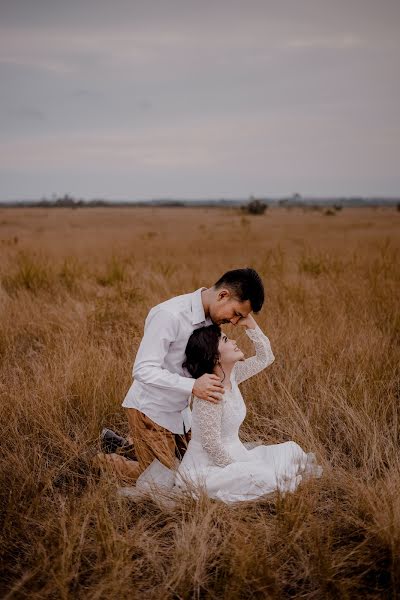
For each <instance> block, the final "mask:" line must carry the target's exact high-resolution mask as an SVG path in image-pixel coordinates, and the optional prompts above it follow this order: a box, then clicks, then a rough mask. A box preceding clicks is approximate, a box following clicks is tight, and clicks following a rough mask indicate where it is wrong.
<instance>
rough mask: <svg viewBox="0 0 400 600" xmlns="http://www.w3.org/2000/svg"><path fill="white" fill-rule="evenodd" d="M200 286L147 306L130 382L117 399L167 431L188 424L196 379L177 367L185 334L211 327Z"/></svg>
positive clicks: (178, 430)
mask: <svg viewBox="0 0 400 600" xmlns="http://www.w3.org/2000/svg"><path fill="white" fill-rule="evenodd" d="M204 289H206V288H200V289H198V290H196V291H195V292H193V293H191V294H183V295H182V296H176V297H175V298H171V299H170V300H166V301H165V302H162V303H161V304H158V305H157V306H155V307H154V308H152V309H151V310H150V312H149V314H148V315H147V318H146V321H145V326H144V334H143V338H142V341H141V343H140V346H139V349H138V352H137V354H136V359H135V363H134V365H133V377H134V381H133V383H132V385H131V387H130V388H129V391H128V393H127V395H126V396H125V399H124V401H123V403H122V406H124V407H125V408H136V409H137V410H140V411H141V412H142V413H144V414H145V415H146V416H147V417H149V418H150V419H151V420H152V421H154V422H155V423H157V424H158V425H161V426H162V427H165V428H166V429H168V430H169V431H171V432H172V433H184V431H188V430H189V429H190V426H191V413H190V408H189V400H190V396H191V393H192V390H193V386H194V382H195V379H193V378H191V377H190V375H189V374H188V373H187V371H185V370H184V369H183V367H182V363H183V362H184V360H185V350H186V345H187V342H188V339H189V337H190V336H191V334H192V333H193V331H194V330H195V329H198V328H199V327H203V326H205V325H211V324H212V321H211V319H210V318H206V316H205V314H204V307H203V303H202V300H201V292H202V290H204Z"/></svg>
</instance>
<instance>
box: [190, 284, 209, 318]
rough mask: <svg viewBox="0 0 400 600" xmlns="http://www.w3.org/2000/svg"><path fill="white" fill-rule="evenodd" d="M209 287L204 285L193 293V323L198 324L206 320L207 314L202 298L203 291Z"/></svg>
mask: <svg viewBox="0 0 400 600" xmlns="http://www.w3.org/2000/svg"><path fill="white" fill-rule="evenodd" d="M206 289H207V288H205V287H202V288H199V289H198V290H196V291H195V292H193V294H192V324H193V325H198V324H199V323H203V322H205V321H206V315H205V313H204V306H203V302H202V300H201V292H202V291H203V290H206Z"/></svg>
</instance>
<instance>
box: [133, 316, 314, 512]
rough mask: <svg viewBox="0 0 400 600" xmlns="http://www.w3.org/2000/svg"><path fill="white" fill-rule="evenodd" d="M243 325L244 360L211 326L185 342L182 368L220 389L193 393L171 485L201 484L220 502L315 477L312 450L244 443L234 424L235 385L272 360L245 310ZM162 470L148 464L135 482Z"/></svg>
mask: <svg viewBox="0 0 400 600" xmlns="http://www.w3.org/2000/svg"><path fill="white" fill-rule="evenodd" d="M238 324H239V325H243V326H244V327H246V333H247V335H248V337H249V338H250V339H251V340H252V342H253V344H254V347H255V350H256V355H255V356H252V357H251V358H248V359H246V360H245V359H244V355H243V352H242V351H241V350H240V349H239V348H238V347H237V345H236V342H235V341H234V340H231V339H228V338H227V336H226V335H225V334H223V333H222V332H221V329H220V328H219V326H217V325H210V326H208V327H202V328H200V329H196V330H195V331H194V332H193V333H192V335H191V337H190V338H189V341H188V344H187V347H186V361H185V363H184V367H185V368H186V369H187V370H188V372H189V373H190V375H191V376H192V377H194V378H197V377H200V376H201V375H203V374H204V373H215V374H217V375H218V376H220V377H221V380H222V383H223V385H224V388H225V392H224V395H223V400H221V401H220V402H218V403H215V404H214V403H211V402H206V401H204V400H199V399H198V398H196V397H194V398H193V413H192V437H191V440H190V442H189V445H188V449H187V451H186V453H185V455H184V457H183V460H182V462H181V464H180V465H179V467H178V470H177V473H176V476H175V486H178V487H181V488H182V487H188V488H189V489H190V490H192V491H193V490H195V489H196V488H199V487H201V488H203V489H205V490H206V492H207V494H208V495H209V496H210V497H212V498H216V499H220V500H223V501H224V502H237V501H241V500H253V499H255V498H258V497H260V496H263V495H265V494H268V493H271V492H274V491H276V490H280V491H282V492H286V491H293V490H294V489H295V488H296V487H297V485H298V484H299V482H300V481H301V479H302V478H303V477H304V476H310V475H314V476H317V477H318V476H320V475H321V472H322V469H321V467H319V466H318V465H316V464H315V458H314V455H313V454H312V453H310V454H306V453H305V452H303V450H302V449H301V448H300V446H299V445H298V444H296V443H295V442H285V443H282V444H273V445H269V446H265V445H261V446H257V447H255V448H252V449H248V448H246V447H245V446H244V445H243V444H242V442H241V441H240V438H239V428H240V425H241V424H242V422H243V420H244V418H245V416H246V406H245V403H244V401H243V397H242V395H241V393H240V390H239V387H238V386H239V384H240V383H242V382H243V381H245V380H246V379H248V378H249V377H252V376H253V375H256V374H257V373H259V372H260V371H262V370H263V369H265V368H266V367H268V366H269V365H270V364H271V363H272V362H273V361H274V359H275V357H274V355H273V353H272V350H271V345H270V342H269V340H268V338H267V336H266V335H264V333H263V332H262V331H261V329H260V328H259V327H258V325H257V323H256V321H255V320H254V318H253V317H252V316H251V315H249V316H247V317H245V318H242V319H240V321H239V322H238ZM166 471H167V470H166V469H165V468H163V467H162V466H161V465H158V466H157V465H151V466H150V467H149V471H148V473H146V472H145V473H144V474H143V475H142V476H141V477H140V478H139V480H138V485H139V487H140V485H141V484H142V483H145V482H146V481H147V482H149V481H150V479H151V473H153V482H154V481H159V482H160V483H162V479H163V477H164V481H165V482H167V481H168V480H169V478H168V474H167V473H166Z"/></svg>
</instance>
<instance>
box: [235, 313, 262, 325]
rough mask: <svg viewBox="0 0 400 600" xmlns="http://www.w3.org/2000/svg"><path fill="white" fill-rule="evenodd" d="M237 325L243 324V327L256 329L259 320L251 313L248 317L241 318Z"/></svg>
mask: <svg viewBox="0 0 400 600" xmlns="http://www.w3.org/2000/svg"><path fill="white" fill-rule="evenodd" d="M236 325H241V326H242V327H246V329H255V328H256V327H257V322H256V320H255V319H254V317H253V315H251V314H250V313H249V314H248V315H247V317H242V318H241V319H239V321H238V322H237V323H236Z"/></svg>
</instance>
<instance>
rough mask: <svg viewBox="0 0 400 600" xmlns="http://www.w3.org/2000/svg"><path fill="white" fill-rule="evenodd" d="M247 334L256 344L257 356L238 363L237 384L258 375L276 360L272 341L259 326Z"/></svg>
mask: <svg viewBox="0 0 400 600" xmlns="http://www.w3.org/2000/svg"><path fill="white" fill-rule="evenodd" d="M246 334H247V336H248V337H249V338H250V339H251V341H252V342H253V344H254V347H255V350H256V355H255V356H252V357H250V358H247V359H246V360H244V361H240V362H238V363H236V365H235V371H234V373H235V379H236V381H237V383H242V381H245V380H246V379H248V378H249V377H252V376H253V375H256V374H257V373H259V372H260V371H262V370H263V369H265V368H266V367H268V366H269V365H270V364H271V363H273V362H274V360H275V356H274V355H273V352H272V350H271V344H270V341H269V339H268V338H267V336H266V335H265V334H264V333H263V332H262V331H261V329H260V328H259V327H258V325H257V327H256V328H255V329H246Z"/></svg>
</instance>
